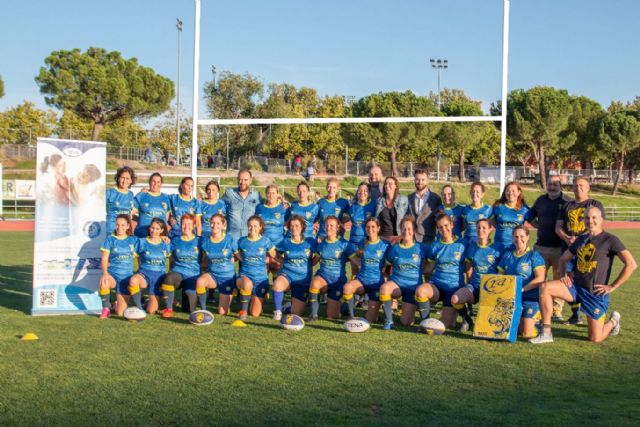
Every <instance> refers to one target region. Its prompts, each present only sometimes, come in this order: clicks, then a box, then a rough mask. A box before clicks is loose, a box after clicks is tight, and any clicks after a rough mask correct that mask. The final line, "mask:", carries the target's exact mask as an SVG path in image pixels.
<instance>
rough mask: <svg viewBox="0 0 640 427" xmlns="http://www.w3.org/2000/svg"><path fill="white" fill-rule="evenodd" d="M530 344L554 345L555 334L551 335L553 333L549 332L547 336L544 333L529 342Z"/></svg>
mask: <svg viewBox="0 0 640 427" xmlns="http://www.w3.org/2000/svg"><path fill="white" fill-rule="evenodd" d="M529 342H530V343H531V344H548V343H552V342H553V334H551V332H549V333H548V334H545V333H544V332H543V333H541V334H540V335H538V336H537V337H535V338H531V339H530V340H529Z"/></svg>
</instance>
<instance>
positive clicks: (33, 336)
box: [20, 332, 38, 341]
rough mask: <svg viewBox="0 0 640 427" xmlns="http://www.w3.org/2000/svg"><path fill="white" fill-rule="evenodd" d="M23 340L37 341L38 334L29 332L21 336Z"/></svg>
mask: <svg viewBox="0 0 640 427" xmlns="http://www.w3.org/2000/svg"><path fill="white" fill-rule="evenodd" d="M20 339H21V340H22V341H35V340H37V339H38V336H37V335H36V334H34V333H33V332H27V333H26V334H24V335H23V336H22V338H20Z"/></svg>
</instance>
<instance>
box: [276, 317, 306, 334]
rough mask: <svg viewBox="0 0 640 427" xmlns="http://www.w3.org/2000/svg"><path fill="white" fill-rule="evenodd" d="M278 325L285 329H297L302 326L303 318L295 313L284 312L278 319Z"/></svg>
mask: <svg viewBox="0 0 640 427" xmlns="http://www.w3.org/2000/svg"><path fill="white" fill-rule="evenodd" d="M280 326H282V327H283V328H284V329H286V330H287V331H299V330H300V329H302V328H304V320H303V319H302V317H300V316H297V315H295V314H286V315H284V316H282V319H280Z"/></svg>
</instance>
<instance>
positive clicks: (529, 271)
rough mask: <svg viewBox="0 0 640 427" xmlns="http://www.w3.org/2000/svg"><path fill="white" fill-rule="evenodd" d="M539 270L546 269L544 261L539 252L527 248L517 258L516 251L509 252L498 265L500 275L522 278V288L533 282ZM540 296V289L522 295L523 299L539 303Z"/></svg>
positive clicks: (503, 255)
mask: <svg viewBox="0 0 640 427" xmlns="http://www.w3.org/2000/svg"><path fill="white" fill-rule="evenodd" d="M539 268H544V259H543V258H542V255H540V254H539V253H538V251H534V250H531V249H530V248H527V251H526V252H525V253H524V254H522V255H520V256H517V255H516V253H515V251H507V252H505V253H504V254H502V258H501V259H500V263H499V264H498V271H499V272H500V273H502V274H509V275H513V276H520V277H522V287H525V286H527V285H528V284H529V282H531V280H533V278H534V273H535V271H536V270H537V269H539ZM539 296H540V287H536V288H534V289H531V290H529V291H527V292H523V293H522V299H524V300H527V301H538V298H539Z"/></svg>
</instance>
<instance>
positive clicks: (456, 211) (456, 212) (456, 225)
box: [436, 205, 466, 238]
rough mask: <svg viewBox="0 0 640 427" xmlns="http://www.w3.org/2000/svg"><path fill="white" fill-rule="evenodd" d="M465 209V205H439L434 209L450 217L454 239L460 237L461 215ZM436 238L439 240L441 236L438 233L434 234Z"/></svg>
mask: <svg viewBox="0 0 640 427" xmlns="http://www.w3.org/2000/svg"><path fill="white" fill-rule="evenodd" d="M465 207H466V206H465V205H455V206H444V205H440V206H438V209H436V210H437V211H439V212H442V213H445V214H447V215H449V216H450V217H451V220H452V221H453V235H454V236H455V237H456V238H459V237H462V224H463V217H462V213H463V211H464V208H465ZM436 237H437V238H440V237H441V236H440V234H439V233H436Z"/></svg>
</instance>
